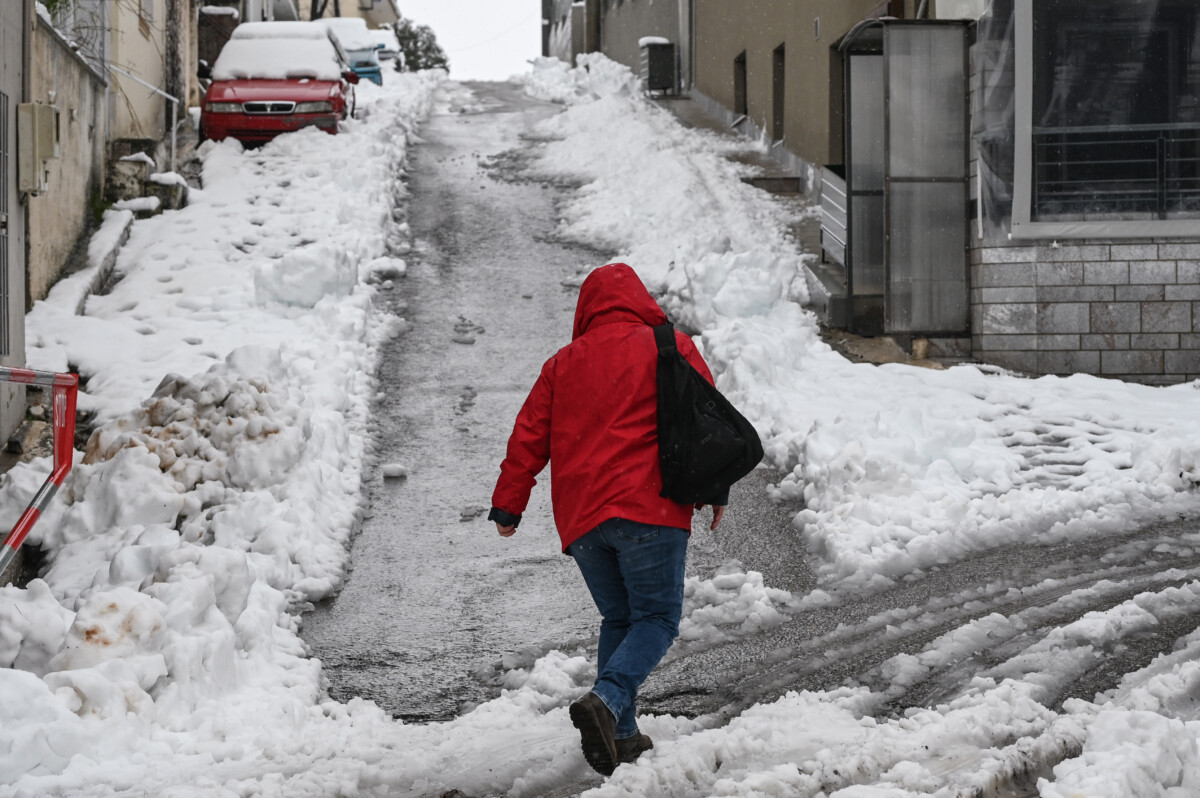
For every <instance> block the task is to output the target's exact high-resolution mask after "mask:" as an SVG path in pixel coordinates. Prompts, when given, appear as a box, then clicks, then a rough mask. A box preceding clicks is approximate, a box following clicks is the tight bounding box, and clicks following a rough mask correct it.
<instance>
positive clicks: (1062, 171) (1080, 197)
mask: <svg viewBox="0 0 1200 798" xmlns="http://www.w3.org/2000/svg"><path fill="white" fill-rule="evenodd" d="M1033 156H1034V181H1033V183H1034V185H1033V194H1034V197H1033V207H1034V213H1035V215H1037V216H1043V217H1044V216H1047V215H1084V214H1145V215H1153V216H1155V217H1157V218H1159V219H1166V218H1168V217H1170V216H1172V215H1178V214H1192V213H1195V214H1200V124H1187V125H1110V126H1102V127H1058V128H1035V129H1034V132H1033Z"/></svg>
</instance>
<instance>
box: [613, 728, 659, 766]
mask: <svg viewBox="0 0 1200 798" xmlns="http://www.w3.org/2000/svg"><path fill="white" fill-rule="evenodd" d="M653 747H654V741H653V740H651V739H650V738H649V737H647V736H646V735H644V734H642V733H641V732H638V733H637V734H635V735H633V736H632V737H625V738H623V739H620V740H617V763H618V764H625V763H626V762H636V761H637V758H638V757H639V756H641V755H642V754H644V753H646V752H647V751H649V750H650V749H651V748H653Z"/></svg>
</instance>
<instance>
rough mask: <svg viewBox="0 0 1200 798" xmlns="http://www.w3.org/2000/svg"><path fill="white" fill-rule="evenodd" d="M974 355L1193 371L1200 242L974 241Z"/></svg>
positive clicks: (1168, 376) (1044, 363) (1146, 379)
mask: <svg viewBox="0 0 1200 798" xmlns="http://www.w3.org/2000/svg"><path fill="white" fill-rule="evenodd" d="M971 329H972V349H973V353H974V356H975V357H976V358H978V359H979V360H982V361H984V362H988V363H993V364H996V365H1000V366H1003V367H1006V368H1011V369H1014V370H1017V371H1023V372H1027V373H1031V374H1073V373H1080V372H1082V373H1086V374H1096V375H1101V376H1105V377H1119V378H1121V379H1126V380H1131V381H1135V382H1142V383H1148V384H1154V385H1163V384H1173V383H1180V382H1186V381H1190V380H1195V379H1198V378H1200V243H1181V242H1178V241H1168V240H1160V241H1150V242H1146V241H1112V242H1090V241H1089V242H1070V243H1062V244H1058V243H1051V242H1047V243H1039V244H1037V245H1032V246H1016V247H993V248H983V249H976V250H973V251H972V255H971Z"/></svg>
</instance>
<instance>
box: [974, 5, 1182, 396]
mask: <svg viewBox="0 0 1200 798" xmlns="http://www.w3.org/2000/svg"><path fill="white" fill-rule="evenodd" d="M975 64H976V86H977V90H976V91H977V95H978V102H977V103H976V106H977V108H976V113H975V115H974V119H973V129H974V138H975V141H976V143H977V146H978V150H979V161H978V163H979V170H978V171H979V175H980V184H981V188H982V191H981V195H982V196H981V205H980V207H979V213H978V219H977V224H976V225H975V228H976V229H975V231H974V235H973V242H972V250H971V292H972V297H971V300H972V330H971V331H972V350H973V354H974V356H975V357H978V358H980V359H982V360H986V361H988V362H992V363H998V364H1001V365H1004V366H1008V367H1011V368H1014V369H1018V370H1020V371H1025V372H1030V373H1036V374H1069V373H1074V372H1085V373H1089V374H1099V375H1104V376H1113V377H1122V378H1125V379H1129V380H1134V381H1139V382H1146V383H1152V384H1167V383H1178V382H1183V381H1188V380H1194V379H1198V378H1200V7H1198V6H1197V5H1196V3H1194V2H1192V1H1191V0H1164V1H1163V2H1160V3H1155V4H1150V5H1147V4H1141V3H1127V2H1119V0H1100V2H1084V0H1064V2H1059V3H1054V4H1049V5H1047V4H1038V3H1035V2H1032V0H995V1H994V2H993V3H992V4H991V6H990V9H989V12H988V14H986V15H985V16H983V18H982V19H981V20H980V22H979V31H978V42H977V44H976V58H975Z"/></svg>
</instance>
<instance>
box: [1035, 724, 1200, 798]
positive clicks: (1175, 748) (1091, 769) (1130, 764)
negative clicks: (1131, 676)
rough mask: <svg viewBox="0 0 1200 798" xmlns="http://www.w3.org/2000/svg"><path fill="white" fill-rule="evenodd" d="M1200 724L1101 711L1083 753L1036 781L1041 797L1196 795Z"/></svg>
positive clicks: (1199, 775)
mask: <svg viewBox="0 0 1200 798" xmlns="http://www.w3.org/2000/svg"><path fill="white" fill-rule="evenodd" d="M1197 738H1200V722H1196V721H1192V722H1189V723H1184V722H1183V721H1180V720H1176V719H1174V718H1166V717H1163V716H1162V715H1159V714H1157V713H1154V712H1142V711H1134V712H1122V711H1105V712H1101V713H1100V714H1099V715H1097V716H1096V718H1095V719H1094V720H1093V721H1092V722H1091V724H1090V725H1089V726H1088V738H1087V742H1086V743H1085V744H1084V748H1083V754H1082V755H1080V756H1079V757H1076V758H1075V759H1070V760H1067V761H1066V762H1063V763H1062V764H1059V765H1056V766H1055V768H1054V780H1053V781H1050V780H1048V779H1045V778H1042V779H1038V792H1039V793H1040V794H1041V796H1042V798H1076V796H1082V795H1086V796H1088V798H1173V797H1174V796H1178V798H1185V796H1190V795H1200V744H1198V743H1197Z"/></svg>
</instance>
